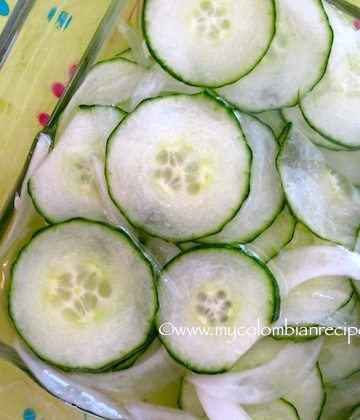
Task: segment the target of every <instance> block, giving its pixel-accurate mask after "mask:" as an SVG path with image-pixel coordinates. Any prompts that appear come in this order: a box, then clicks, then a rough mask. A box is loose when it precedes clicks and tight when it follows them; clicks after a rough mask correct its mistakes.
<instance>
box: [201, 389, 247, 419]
mask: <svg viewBox="0 0 360 420" xmlns="http://www.w3.org/2000/svg"><path fill="white" fill-rule="evenodd" d="M196 392H197V395H198V397H199V400H200V402H201V405H202V406H203V408H204V410H205V413H206V415H207V416H208V418H209V420H226V419H236V420H251V417H249V415H248V414H247V413H246V411H245V410H244V409H243V408H242V407H241V405H240V404H238V403H237V402H234V401H231V400H226V399H223V398H216V397H214V396H213V395H209V394H207V393H206V392H205V391H204V390H202V389H201V388H197V389H196Z"/></svg>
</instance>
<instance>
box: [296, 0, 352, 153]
mask: <svg viewBox="0 0 360 420" xmlns="http://www.w3.org/2000/svg"><path fill="white" fill-rule="evenodd" d="M325 8H326V12H327V14H328V17H329V20H330V24H331V27H332V29H333V31H334V43H333V47H332V50H331V54H330V59H329V63H328V67H327V70H326V73H325V75H324V77H323V78H322V79H321V81H320V82H319V83H318V84H317V85H316V86H315V88H314V89H313V90H312V91H311V92H310V93H309V94H308V95H306V96H305V97H304V98H303V99H301V101H300V107H301V110H302V112H303V114H304V117H305V119H306V120H307V122H308V123H309V124H310V126H311V127H313V128H314V129H315V130H316V131H318V132H319V133H320V134H321V135H322V136H324V137H326V138H328V139H329V140H330V141H332V142H334V143H335V144H339V145H340V146H345V147H351V148H360V137H359V131H360V119H359V112H360V93H359V83H360V66H359V57H358V56H359V47H360V33H359V32H358V31H356V29H355V28H353V27H352V26H350V25H349V24H348V22H347V21H346V20H345V19H344V18H343V16H341V15H340V13H339V12H338V11H337V10H336V9H335V8H334V7H333V6H330V5H326V3H325Z"/></svg>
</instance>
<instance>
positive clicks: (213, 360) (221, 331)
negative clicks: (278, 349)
mask: <svg viewBox="0 0 360 420" xmlns="http://www.w3.org/2000/svg"><path fill="white" fill-rule="evenodd" d="M158 295H159V305H160V306H159V311H158V313H157V316H156V325H157V328H158V330H159V333H160V336H159V337H160V339H161V341H162V342H163V344H164V346H165V347H166V349H167V350H168V352H169V353H170V354H171V355H172V356H173V357H174V358H175V359H176V360H178V361H179V362H181V363H182V364H184V365H185V366H187V367H188V368H189V369H191V370H193V371H196V372H207V373H215V372H222V371H226V370H228V369H229V368H230V367H231V366H232V365H233V364H234V363H235V362H236V360H237V359H238V358H239V357H240V356H241V354H243V353H244V352H246V351H247V350H248V349H249V348H250V347H251V346H252V345H253V344H254V343H255V342H256V341H257V340H258V338H259V337H258V336H257V335H256V334H253V335H246V334H245V335H243V336H240V335H238V336H235V337H234V336H232V337H224V335H228V334H229V331H233V330H234V329H235V330H236V329H237V328H238V327H239V326H242V327H243V328H244V329H245V330H246V329H247V328H254V327H255V328H257V327H258V325H260V328H261V327H263V326H267V325H269V323H270V322H271V321H272V320H273V318H274V316H276V315H277V304H278V300H277V287H276V284H275V283H274V281H273V278H272V277H271V275H270V274H269V272H268V271H267V270H266V269H264V266H263V265H262V264H261V263H259V262H258V261H257V260H256V259H254V258H253V257H251V256H249V255H248V254H245V253H244V252H243V251H241V250H240V249H239V248H231V247H220V246H202V247H198V248H194V249H192V250H190V251H187V252H185V253H183V254H181V255H180V256H178V257H176V258H175V259H174V260H172V261H171V262H170V263H169V264H168V265H167V266H165V268H164V272H163V273H162V274H161V275H160V277H159V280H158ZM253 296H256V300H254V299H253Z"/></svg>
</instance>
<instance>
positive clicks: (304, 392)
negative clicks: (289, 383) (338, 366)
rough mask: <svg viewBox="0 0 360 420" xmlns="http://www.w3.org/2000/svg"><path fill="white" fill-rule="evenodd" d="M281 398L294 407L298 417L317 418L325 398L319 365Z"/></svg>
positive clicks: (313, 419) (309, 419)
mask: <svg viewBox="0 0 360 420" xmlns="http://www.w3.org/2000/svg"><path fill="white" fill-rule="evenodd" d="M283 398H284V400H285V401H288V402H290V403H291V404H292V405H293V406H294V407H295V409H296V411H297V413H298V415H299V418H300V419H306V420H318V419H319V417H320V414H321V411H322V409H323V407H324V403H325V399H326V395H325V392H324V390H323V381H322V376H321V371H320V369H319V367H318V366H315V367H314V368H313V369H312V370H311V372H310V373H309V375H308V376H307V377H306V379H305V380H304V381H303V382H301V383H300V384H299V385H298V386H297V387H295V388H294V389H292V390H291V391H290V392H288V393H287V394H286V395H284V397H283Z"/></svg>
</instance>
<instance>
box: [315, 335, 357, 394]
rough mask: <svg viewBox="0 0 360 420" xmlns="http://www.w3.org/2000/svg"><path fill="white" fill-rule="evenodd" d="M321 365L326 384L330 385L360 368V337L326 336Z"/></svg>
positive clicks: (320, 359)
mask: <svg viewBox="0 0 360 420" xmlns="http://www.w3.org/2000/svg"><path fill="white" fill-rule="evenodd" d="M337 333H339V332H337ZM349 341H350V342H349ZM319 367H320V369H321V373H322V375H323V378H324V383H325V385H329V386H331V384H334V383H335V382H336V381H338V380H340V379H344V378H346V377H348V376H350V375H351V374H352V373H354V372H356V371H358V370H360V338H359V337H357V336H352V337H351V338H350V340H349V337H347V336H344V335H342V336H337V335H335V334H334V335H332V336H327V337H325V341H324V348H323V350H322V351H321V353H320V356H319Z"/></svg>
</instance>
